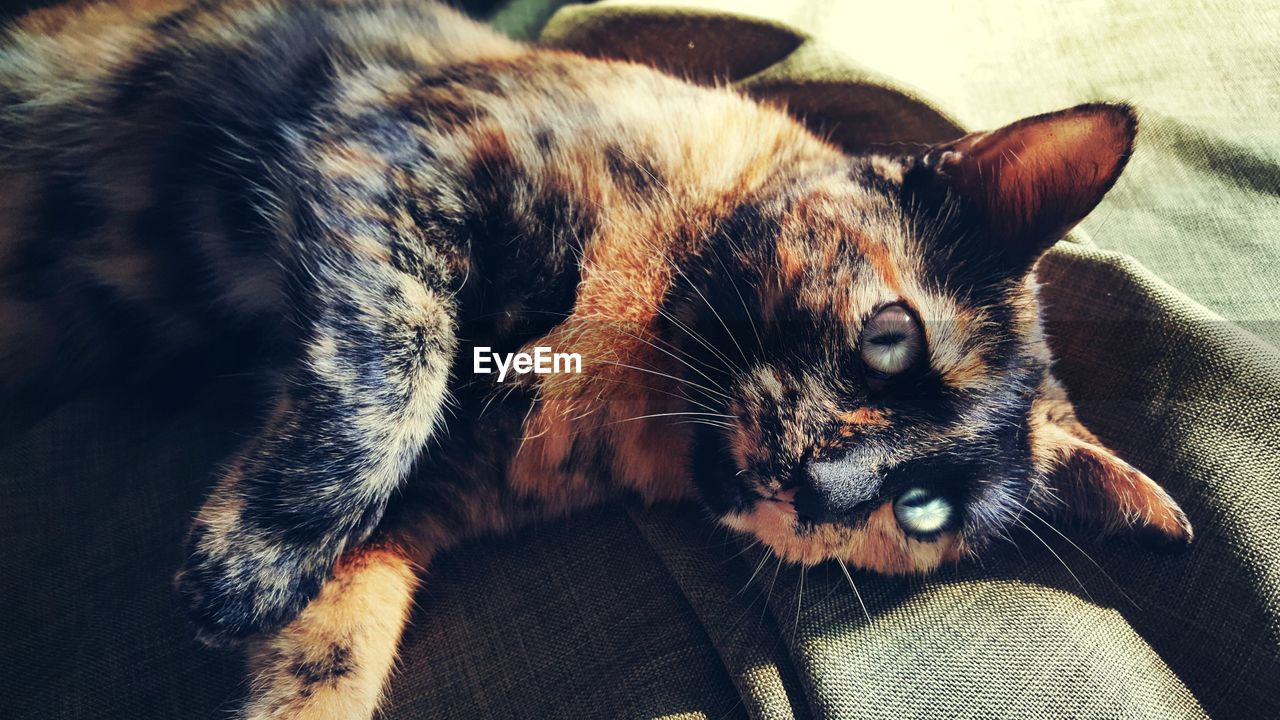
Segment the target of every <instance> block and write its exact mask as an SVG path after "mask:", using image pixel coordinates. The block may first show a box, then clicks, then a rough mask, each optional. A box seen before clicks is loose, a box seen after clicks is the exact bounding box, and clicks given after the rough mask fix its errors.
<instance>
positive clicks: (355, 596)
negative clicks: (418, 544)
mask: <svg viewBox="0 0 1280 720" xmlns="http://www.w3.org/2000/svg"><path fill="white" fill-rule="evenodd" d="M414 560H415V558H411V557H410V553H408V552H407V551H406V550H405V549H404V547H402V546H400V545H397V544H394V543H383V542H379V543H374V544H371V545H369V546H366V547H360V548H356V549H354V550H351V551H348V552H347V553H346V554H345V555H344V556H343V557H342V559H341V560H339V561H338V564H337V566H336V567H335V568H334V571H333V579H332V580H330V581H329V582H328V583H327V584H326V585H325V587H324V589H323V590H322V591H321V592H320V595H319V596H317V597H316V599H315V600H314V601H313V602H312V603H311V604H310V605H308V606H307V608H306V609H305V610H304V611H303V612H302V614H301V615H299V616H298V617H297V618H296V619H294V620H293V622H291V623H289V624H288V625H286V626H285V627H284V628H282V629H281V630H280V631H279V632H277V633H275V634H273V635H270V636H264V637H259V638H255V639H253V640H252V641H250V643H249V647H248V649H249V688H250V689H249V697H248V698H247V700H246V701H245V704H244V705H243V707H242V708H241V711H240V714H239V715H238V717H239V718H240V719H241V720H266V719H267V718H290V720H364V719H366V718H369V717H371V716H372V715H373V713H374V710H375V709H376V708H377V706H378V702H379V700H380V699H381V697H382V694H383V690H384V686H385V685H386V681H387V677H388V676H389V675H390V674H391V670H392V667H393V665H394V663H395V657H396V648H397V647H398V645H399V643H400V635H401V633H402V631H403V630H404V626H405V622H406V621H407V619H408V617H409V610H410V607H411V605H412V601H413V593H414V590H415V588H416V587H417V583H418V578H417V576H416V575H415V572H414V570H415V565H416V564H417V563H415V562H414ZM418 560H420V558H418Z"/></svg>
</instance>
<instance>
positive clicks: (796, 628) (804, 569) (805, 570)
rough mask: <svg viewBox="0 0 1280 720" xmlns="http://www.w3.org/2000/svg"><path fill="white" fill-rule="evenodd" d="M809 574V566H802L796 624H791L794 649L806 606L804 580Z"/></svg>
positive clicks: (797, 597) (797, 596) (797, 594)
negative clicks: (801, 616)
mask: <svg viewBox="0 0 1280 720" xmlns="http://www.w3.org/2000/svg"><path fill="white" fill-rule="evenodd" d="M808 574H809V566H808V565H801V566H800V589H799V591H798V592H797V593H796V619H795V622H793V623H792V624H791V645H792V647H794V646H795V644H796V633H798V632H799V631H800V608H801V607H802V606H803V604H804V578H805V576H806V575H808Z"/></svg>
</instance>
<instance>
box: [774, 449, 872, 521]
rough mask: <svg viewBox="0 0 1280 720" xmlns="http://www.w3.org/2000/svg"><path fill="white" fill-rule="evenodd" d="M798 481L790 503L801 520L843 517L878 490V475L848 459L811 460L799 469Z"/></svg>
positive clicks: (869, 499)
mask: <svg viewBox="0 0 1280 720" xmlns="http://www.w3.org/2000/svg"><path fill="white" fill-rule="evenodd" d="M799 480H800V483H799V487H797V488H796V495H795V500H794V501H793V503H794V505H795V508H796V516H797V517H798V518H799V519H800V520H801V521H802V522H811V523H833V522H839V521H840V520H844V519H847V518H849V517H851V516H852V515H854V514H855V513H856V512H857V510H858V509H859V508H860V507H862V506H863V505H865V504H866V503H867V502H869V501H871V500H874V499H875V498H876V496H877V495H878V494H879V491H880V479H879V477H878V476H876V474H875V473H872V472H870V471H868V470H867V469H866V468H865V467H863V466H862V465H861V463H857V462H855V461H853V460H851V459H848V458H844V459H839V460H819V461H815V462H811V463H809V464H807V465H806V466H805V467H804V468H802V470H801V473H800V478H799Z"/></svg>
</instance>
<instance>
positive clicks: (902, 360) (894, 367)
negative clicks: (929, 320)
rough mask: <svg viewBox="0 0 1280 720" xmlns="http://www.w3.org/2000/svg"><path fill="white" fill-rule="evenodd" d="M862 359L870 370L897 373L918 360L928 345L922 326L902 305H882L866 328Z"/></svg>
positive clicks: (885, 373)
mask: <svg viewBox="0 0 1280 720" xmlns="http://www.w3.org/2000/svg"><path fill="white" fill-rule="evenodd" d="M859 344H860V346H861V348H860V351H859V352H860V354H861V355H862V362H864V363H866V366H867V368H869V369H870V370H872V371H874V372H877V373H881V374H884V375H897V374H898V373H900V372H902V371H904V370H906V369H907V368H909V367H911V365H912V364H913V363H915V361H916V358H918V357H919V356H920V351H921V350H922V349H923V347H924V339H923V337H922V334H921V331H920V326H919V325H918V324H917V323H916V320H915V318H914V317H912V316H911V313H909V312H907V309H906V308H904V307H902V306H901V305H888V306H885V307H883V308H881V309H880V310H879V311H878V312H876V314H875V315H872V316H871V319H870V320H868V321H867V324H866V326H865V327H864V328H863V329H862V339H861V340H860V342H859Z"/></svg>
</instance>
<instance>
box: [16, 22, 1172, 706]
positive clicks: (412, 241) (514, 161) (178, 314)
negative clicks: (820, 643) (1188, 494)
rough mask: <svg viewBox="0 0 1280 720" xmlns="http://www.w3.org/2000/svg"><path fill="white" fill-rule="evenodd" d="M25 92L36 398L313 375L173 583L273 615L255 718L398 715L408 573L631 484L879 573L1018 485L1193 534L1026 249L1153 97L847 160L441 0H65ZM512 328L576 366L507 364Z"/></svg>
mask: <svg viewBox="0 0 1280 720" xmlns="http://www.w3.org/2000/svg"><path fill="white" fill-rule="evenodd" d="M0 99H2V103H3V110H2V114H0V172H2V173H3V175H2V176H0V177H3V187H2V188H0V272H2V273H3V274H2V275H0V358H2V361H3V367H4V376H3V380H4V384H5V386H6V389H7V390H8V391H9V392H16V391H17V390H18V389H20V388H22V387H24V386H26V385H27V384H28V383H29V382H30V381H31V379H32V378H33V377H35V376H36V375H38V374H39V373H40V372H44V371H47V369H48V368H49V367H52V366H54V365H55V362H56V367H58V368H60V370H59V372H68V371H67V370H65V368H68V367H69V366H70V365H75V366H77V367H82V368H83V367H88V368H93V367H99V368H101V367H105V368H112V367H117V365H115V364H113V363H116V362H118V361H119V360H120V359H121V358H131V359H133V360H131V362H132V361H136V359H138V358H152V363H153V366H154V365H165V364H167V363H174V362H178V360H175V359H173V358H186V357H191V354H190V353H191V351H192V350H194V351H196V352H198V353H205V352H214V351H216V350H218V349H219V348H225V347H227V346H231V347H233V348H240V347H244V346H243V345H241V343H245V342H248V343H252V344H251V345H249V346H248V347H252V348H255V350H254V352H260V353H262V354H263V355H264V356H265V357H271V358H275V359H276V360H273V361H272V363H276V364H277V365H278V367H283V368H284V369H283V370H282V371H281V372H280V376H279V382H278V396H277V397H276V399H275V401H274V410H273V411H272V412H271V413H270V416H269V417H268V418H267V419H266V420H265V422H264V425H263V427H262V429H261V433H260V434H259V435H257V437H256V438H255V439H254V440H252V441H251V442H249V443H248V444H247V445H246V446H245V447H244V448H243V450H242V452H241V453H240V454H239V456H238V457H237V458H236V459H235V460H234V462H233V463H232V464H231V465H230V470H229V471H228V472H227V473H226V474H225V476H224V477H222V479H221V481H220V482H219V483H218V485H217V487H216V488H215V489H214V491H213V493H212V495H211V496H210V498H209V500H208V502H207V504H206V505H205V507H204V509H203V510H202V511H201V513H200V515H199V517H198V519H197V520H196V523H195V527H194V529H193V531H192V534H191V539H190V557H189V560H188V562H187V565H186V567H185V568H184V569H183V570H182V572H181V573H180V575H179V577H178V587H179V589H180V591H181V595H182V597H183V598H184V600H185V602H186V604H187V606H188V608H189V610H190V614H191V617H192V618H193V620H194V622H195V623H196V624H197V625H198V626H199V628H200V630H201V633H202V635H203V637H204V638H206V639H208V640H210V641H233V640H240V639H246V638H248V639H249V641H250V657H251V672H252V674H253V677H254V682H253V687H252V691H251V694H250V697H249V698H248V700H247V703H246V705H245V707H244V709H243V714H244V716H245V717H253V718H259V717H296V718H321V717H324V718H360V717H367V716H369V715H370V714H371V713H372V712H373V710H374V708H375V705H376V703H377V699H378V696H379V694H380V691H381V688H382V686H383V684H384V682H385V679H386V676H387V674H388V672H389V670H390V667H391V665H392V661H393V657H394V655H395V651H396V645H397V642H398V638H399V635H400V632H401V630H402V627H403V625H404V623H405V621H406V617H407V614H408V610H409V607H410V602H411V597H412V595H413V593H414V591H415V587H416V584H417V580H416V577H417V573H416V569H417V568H418V567H419V566H422V565H426V564H427V562H428V561H429V560H430V558H431V556H432V555H433V554H435V553H437V552H439V551H441V550H442V549H444V548H447V547H449V546H451V545H453V544H455V543H457V542H458V541H459V540H461V539H464V538H466V537H469V536H475V535H477V534H482V533H495V532H503V531H506V530H508V529H509V528H511V527H514V526H517V525H519V524H521V523H525V522H528V521H530V520H531V519H534V518H546V517H554V516H559V515H563V514H565V513H568V512H570V511H572V510H574V509H576V508H581V507H583V506H586V505H589V504H591V503H596V502H599V501H602V500H605V499H607V498H610V497H615V496H618V495H620V494H634V495H638V496H640V497H641V498H643V499H645V500H646V501H660V500H667V499H676V498H695V499H697V500H699V501H701V502H702V503H703V504H704V505H705V506H706V507H707V508H708V509H709V510H710V511H711V512H712V513H714V515H715V516H716V517H718V518H719V519H720V521H721V522H723V523H724V524H726V525H727V526H729V527H731V528H734V529H736V530H739V531H741V532H743V533H745V534H747V535H753V536H755V537H756V538H759V539H760V540H762V541H763V542H764V544H765V545H766V546H767V547H768V548H770V549H771V550H772V551H773V552H775V553H776V554H777V555H779V556H780V557H783V558H785V559H787V560H790V561H794V562H798V563H808V564H812V563H817V562H820V561H825V560H836V561H840V562H846V563H849V564H852V565H855V566H858V567H861V568H867V569H870V570H875V571H880V572H884V573H913V572H925V571H928V570H930V569H932V568H934V567H936V566H938V565H939V564H941V563H946V562H951V561H955V560H958V559H961V558H963V557H966V556H972V555H974V554H976V553H980V552H981V551H982V549H983V548H984V547H985V546H986V545H988V544H989V543H990V542H991V541H992V540H993V539H994V538H996V537H998V536H1000V535H1002V534H1003V533H1004V532H1006V530H1007V529H1008V528H1009V527H1010V526H1011V525H1012V524H1013V523H1015V522H1016V520H1017V518H1018V516H1019V513H1020V512H1022V510H1023V508H1024V506H1030V507H1032V508H1037V509H1042V510H1045V511H1050V512H1053V513H1055V514H1056V515H1058V516H1060V517H1061V516H1063V515H1074V516H1077V517H1080V518H1085V519H1087V520H1089V521H1092V522H1095V523H1097V524H1099V525H1100V526H1103V527H1105V528H1108V529H1116V528H1134V529H1137V530H1140V531H1142V532H1144V533H1148V534H1151V535H1153V536H1156V537H1158V538H1162V539H1165V540H1167V541H1169V542H1172V543H1175V544H1176V543H1185V542H1187V541H1189V540H1190V537H1191V528H1190V526H1189V524H1188V523H1187V520H1186V518H1185V516H1184V515H1183V513H1182V512H1181V510H1179V509H1178V507H1177V505H1176V504H1175V503H1174V502H1173V501H1172V500H1171V499H1170V498H1169V497H1168V496H1167V495H1166V494H1165V493H1164V492H1163V491H1162V490H1161V489H1160V488H1159V487H1158V486H1157V485H1156V484H1155V483H1153V482H1152V481H1151V480H1150V479H1149V478H1147V477H1146V476H1145V475H1143V474H1142V473H1141V472H1139V471H1138V470H1136V469H1134V468H1132V467H1130V466H1129V465H1127V464H1126V463H1124V462H1123V461H1122V460H1120V459H1119V458H1117V457H1116V456H1115V455H1114V454H1112V453H1111V452H1110V451H1108V450H1107V449H1106V448H1104V447H1102V446H1101V445H1100V444H1098V442H1097V440H1096V439H1095V438H1094V437H1093V436H1092V435H1090V434H1089V432H1088V431H1087V430H1085V429H1084V428H1083V427H1082V426H1081V425H1080V424H1079V423H1078V422H1077V421H1076V419H1075V416H1074V414H1073V411H1072V408H1071V405H1070V404H1069V402H1068V401H1067V398H1066V396H1065V394H1064V392H1063V390H1062V388H1061V387H1060V386H1059V385H1058V383H1057V382H1056V381H1055V380H1054V379H1053V376H1052V375H1051V373H1050V358H1049V354H1048V350H1047V347H1046V345H1045V342H1044V338H1043V336H1042V333H1041V327H1040V320H1039V310H1038V305H1037V301H1036V285H1035V281H1034V280H1033V278H1032V275H1031V269H1032V267H1033V265H1034V263H1035V261H1036V259H1037V257H1038V256H1039V255H1040V254H1041V253H1042V252H1043V251H1044V250H1045V249H1047V248H1048V247H1049V246H1050V245H1051V244H1052V243H1053V242H1054V240H1055V239H1056V238H1058V237H1060V236H1061V235H1062V234H1063V233H1064V232H1066V231H1067V230H1068V229H1069V228H1070V227H1071V226H1073V225H1074V224H1075V223H1076V222H1078V221H1079V220H1080V219H1081V218H1082V217H1083V216H1084V215H1085V214H1087V213H1088V212H1089V211H1090V210H1091V209H1092V208H1093V207H1094V206H1095V205H1096V204H1097V203H1098V202H1099V201H1100V200H1101V198H1102V196H1103V194H1104V193H1105V192H1106V191H1107V190H1108V189H1109V188H1110V186H1111V185H1112V183H1114V182H1115V180H1116V177H1117V176H1118V175H1119V173H1120V171H1121V169H1122V168H1123V166H1124V164H1125V161H1126V159H1127V157H1128V155H1129V153H1130V150H1131V147H1132V143H1133V139H1134V133H1135V129H1136V128H1135V120H1134V116H1133V114H1132V111H1131V110H1130V109H1128V108H1127V107H1123V106H1117V105H1087V106H1081V107H1077V108H1073V109H1070V110H1065V111H1062V112H1058V113H1052V114H1049V115H1043V116H1039V117H1035V118H1030V119H1027V120H1023V121H1021V122H1018V123H1015V124H1013V125H1010V126H1008V127H1006V128H1003V129H1001V130H998V131H995V132H991V133H978V134H974V135H969V136H967V137H964V138H962V139H960V140H957V141H955V142H953V143H950V144H948V145H945V146H942V147H935V148H932V149H929V150H928V151H927V152H923V153H920V154H915V155H911V156H899V157H888V156H874V157H849V156H847V155H845V154H843V153H842V152H841V151H839V150H837V149H836V148H834V147H832V146H831V145H829V144H827V143H825V142H823V141H822V140H820V139H818V138H816V137H815V136H813V135H812V134H810V133H809V132H808V131H806V130H805V129H804V128H803V127H802V126H801V125H799V124H798V123H796V122H795V121H793V120H792V119H790V118H788V117H787V116H786V115H785V114H783V113H782V112H780V111H779V110H776V109H770V108H767V107H763V106H761V105H759V104H756V103H754V102H752V101H750V100H748V99H745V98H743V97H740V96H739V95H737V94H735V93H733V92H731V91H729V90H725V89H710V88H703V87H695V86H693V85H690V84H687V83H684V82H681V81H678V80H675V79H672V78H670V77H667V76H665V75H663V74H660V73H658V72H656V71H654V70H651V69H647V68H644V67H640V66H637V65H633V64H628V63H621V62H608V61H601V60H591V59H586V58H583V57H578V56H575V55H572V54H567V53H563V52H554V51H549V50H542V49H536V48H531V47H526V46H524V45H520V44H517V43H515V42H511V41H509V40H506V39H504V38H502V37H500V36H498V35H496V34H494V33H492V32H490V31H488V30H486V29H484V28H483V27H481V26H479V25H476V24H474V23H473V22H471V21H469V20H467V19H465V18H463V17H462V16H461V15H459V14H457V13H455V12H454V11H452V10H448V9H445V8H442V7H438V6H435V5H430V4H423V3H421V2H416V1H414V0H350V1H348V2H344V1H342V0H327V1H325V2H317V3H287V2H283V1H272V0H225V1H219V0H212V1H205V2H197V3H191V4H184V3H180V2H179V3H164V2H147V1H143V0H136V1H132V2H129V1H126V2H121V3H119V4H115V5H92V4H91V5H82V6H77V7H76V8H73V9H66V10H54V11H46V12H42V13H37V14H34V15H31V16H28V17H27V18H26V19H25V20H24V21H22V23H21V24H19V25H18V26H16V27H15V28H14V29H13V31H12V32H11V34H9V35H8V37H7V38H6V39H4V40H3V45H2V46H0ZM482 346H483V347H490V348H493V350H494V351H495V352H501V353H508V352H513V351H516V350H518V349H520V348H532V347H534V346H543V347H548V348H551V349H553V350H554V351H556V352H573V353H578V354H579V355H580V356H581V358H582V372H581V373H576V374H575V373H560V374H549V375H543V374H525V375H520V376H519V377H517V378H514V379H511V378H508V379H507V381H506V382H504V383H498V382H497V381H496V375H479V374H476V373H475V372H474V368H473V357H474V352H475V350H476V348H478V347H482ZM183 352H186V353H187V354H186V355H182V354H180V353H183ZM277 361H278V363H277ZM272 363H264V365H272ZM264 371H265V369H264ZM415 463H416V464H417V467H416V470H415V471H414V472H413V473H412V478H411V479H408V480H407V481H406V478H407V477H408V476H409V475H410V469H411V467H412V466H414V465H415Z"/></svg>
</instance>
